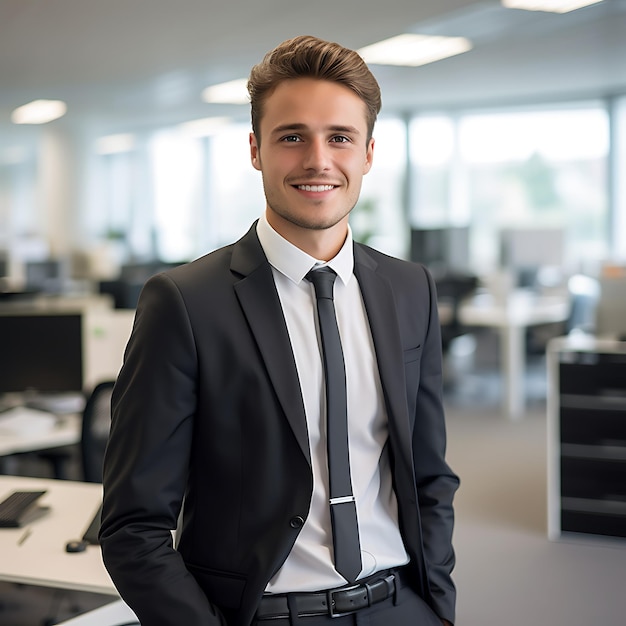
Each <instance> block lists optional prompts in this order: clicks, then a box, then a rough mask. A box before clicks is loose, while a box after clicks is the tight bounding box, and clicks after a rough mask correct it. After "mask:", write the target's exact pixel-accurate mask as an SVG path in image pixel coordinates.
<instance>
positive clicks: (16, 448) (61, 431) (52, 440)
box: [0, 415, 81, 457]
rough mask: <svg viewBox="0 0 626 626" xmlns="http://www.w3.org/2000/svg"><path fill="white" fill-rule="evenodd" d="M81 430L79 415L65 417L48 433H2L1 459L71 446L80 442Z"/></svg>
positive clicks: (0, 438)
mask: <svg viewBox="0 0 626 626" xmlns="http://www.w3.org/2000/svg"><path fill="white" fill-rule="evenodd" d="M80 428H81V418H80V416H79V415H64V416H63V418H61V419H60V420H59V423H58V425H57V426H56V427H55V428H53V429H52V430H49V431H46V432H34V433H28V432H16V433H11V434H9V433H8V432H4V431H3V432H0V457H2V456H8V455H10V454H18V453H20V452H35V451H37V450H47V449H49V448H58V447H61V446H71V445H73V444H75V443H78V442H79V441H80Z"/></svg>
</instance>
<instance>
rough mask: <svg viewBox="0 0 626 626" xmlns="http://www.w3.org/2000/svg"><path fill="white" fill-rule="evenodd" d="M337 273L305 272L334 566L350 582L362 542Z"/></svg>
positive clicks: (355, 573) (358, 567)
mask: <svg viewBox="0 0 626 626" xmlns="http://www.w3.org/2000/svg"><path fill="white" fill-rule="evenodd" d="M336 277H337V275H336V274H335V272H334V271H333V270H332V269H330V268H329V267H322V268H320V269H316V270H311V271H310V272H309V273H308V274H307V275H306V278H307V280H310V281H311V282H312V283H313V286H314V287H315V295H316V296H317V313H318V317H319V324H320V335H321V339H322V353H323V355H324V376H325V380H326V406H327V412H326V421H327V426H326V437H327V446H328V474H329V481H330V517H331V523H332V530H333V548H334V552H335V569H336V570H337V571H338V572H339V573H340V574H341V575H342V576H343V577H344V578H345V579H346V580H347V581H348V582H350V583H353V582H354V581H355V580H356V578H357V576H358V575H359V574H360V572H361V546H360V543H359V527H358V523H357V515H356V503H355V501H354V496H353V495H352V482H351V480H350V455H349V451H348V408H347V407H348V404H347V399H346V371H345V367H344V361H343V350H342V349H341V339H340V337H339V328H338V327H337V318H336V316H335V304H334V302H333V286H334V284H335V278H336Z"/></svg>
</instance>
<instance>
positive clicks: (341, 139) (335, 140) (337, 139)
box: [331, 135, 350, 143]
mask: <svg viewBox="0 0 626 626" xmlns="http://www.w3.org/2000/svg"><path fill="white" fill-rule="evenodd" d="M331 141H332V142H333V143H348V142H349V141H350V140H349V139H348V138H347V137H344V136H343V135H337V136H335V137H333V138H332V139H331Z"/></svg>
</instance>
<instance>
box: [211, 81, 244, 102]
mask: <svg viewBox="0 0 626 626" xmlns="http://www.w3.org/2000/svg"><path fill="white" fill-rule="evenodd" d="M247 85H248V79H247V78H238V79H237V80H231V81H229V82H227V83H220V84H219V85H212V86H211V87H207V88H206V89H205V90H204V91H203V92H202V99H203V100H204V101H205V102H209V103H211V104H248V103H249V102H250V98H249V97H248V88H247Z"/></svg>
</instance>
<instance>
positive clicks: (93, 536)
mask: <svg viewBox="0 0 626 626" xmlns="http://www.w3.org/2000/svg"><path fill="white" fill-rule="evenodd" d="M101 518H102V505H100V506H99V507H98V510H97V511H96V514H95V515H94V516H93V517H92V518H91V521H90V522H89V526H87V530H86V531H85V534H84V535H83V541H86V542H87V543H90V544H91V545H92V546H97V545H98V544H99V543H100V540H99V539H98V533H99V532H100V519H101Z"/></svg>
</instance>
